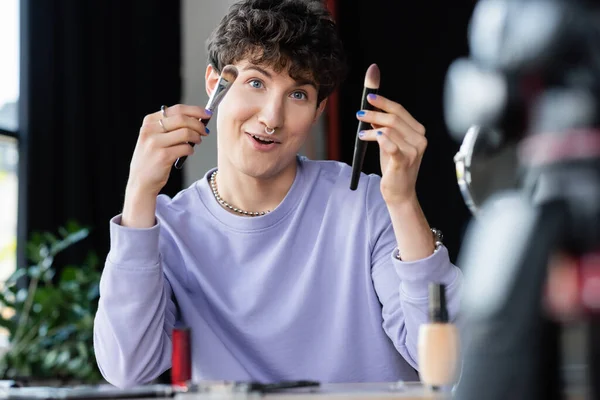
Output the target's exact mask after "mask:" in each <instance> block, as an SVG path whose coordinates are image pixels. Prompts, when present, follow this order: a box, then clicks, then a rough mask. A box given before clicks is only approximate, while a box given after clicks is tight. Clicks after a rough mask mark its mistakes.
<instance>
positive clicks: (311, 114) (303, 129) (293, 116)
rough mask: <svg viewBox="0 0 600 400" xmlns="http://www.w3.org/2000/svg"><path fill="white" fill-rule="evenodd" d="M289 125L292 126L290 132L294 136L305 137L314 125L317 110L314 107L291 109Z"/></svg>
mask: <svg viewBox="0 0 600 400" xmlns="http://www.w3.org/2000/svg"><path fill="white" fill-rule="evenodd" d="M288 115H289V116H288V119H287V121H288V127H289V128H290V133H291V134H292V135H293V136H294V137H298V138H301V139H303V138H304V137H306V136H307V135H308V134H309V133H310V131H311V129H312V126H313V122H314V120H315V117H316V112H315V110H314V109H305V108H304V109H300V110H299V109H298V108H295V109H294V110H290V112H289V113H288Z"/></svg>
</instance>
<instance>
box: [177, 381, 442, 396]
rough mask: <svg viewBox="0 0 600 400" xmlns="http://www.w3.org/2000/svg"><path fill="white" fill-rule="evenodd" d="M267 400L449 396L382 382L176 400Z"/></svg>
mask: <svg viewBox="0 0 600 400" xmlns="http://www.w3.org/2000/svg"><path fill="white" fill-rule="evenodd" d="M255 398H264V399H269V400H283V399H285V400H314V399H342V398H344V399H354V400H367V399H369V400H376V399H386V400H388V399H403V400H409V399H415V400H416V399H450V398H451V396H450V393H438V392H433V391H431V390H429V389H427V388H426V387H424V386H423V385H422V384H421V383H419V382H382V383H339V384H322V385H320V386H319V387H318V388H302V389H293V390H287V391H285V392H278V393H269V394H264V395H261V394H259V393H232V392H231V391H230V390H229V389H228V388H227V387H219V386H218V385H217V386H215V387H214V388H211V390H210V391H207V392H201V393H181V394H178V395H177V396H176V397H175V399H177V400H208V399H240V400H241V399H255Z"/></svg>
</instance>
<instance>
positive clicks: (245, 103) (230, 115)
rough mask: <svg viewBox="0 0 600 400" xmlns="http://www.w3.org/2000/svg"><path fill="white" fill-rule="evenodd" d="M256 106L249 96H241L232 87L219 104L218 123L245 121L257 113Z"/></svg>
mask: <svg viewBox="0 0 600 400" xmlns="http://www.w3.org/2000/svg"><path fill="white" fill-rule="evenodd" d="M256 104H258V102H256V101H252V99H251V98H249V96H243V95H241V94H240V93H239V90H237V89H236V87H235V86H234V87H232V88H231V90H230V91H229V92H228V93H227V95H226V96H225V98H223V100H222V101H221V104H219V122H225V121H227V120H228V119H229V120H230V121H245V120H247V119H249V118H250V117H251V116H252V115H254V114H255V113H256V112H257V107H256Z"/></svg>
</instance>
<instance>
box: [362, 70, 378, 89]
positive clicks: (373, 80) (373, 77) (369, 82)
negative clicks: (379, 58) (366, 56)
mask: <svg viewBox="0 0 600 400" xmlns="http://www.w3.org/2000/svg"><path fill="white" fill-rule="evenodd" d="M380 80H381V73H380V72H379V67H378V66H377V64H371V66H370V67H369V69H367V73H366V74H365V87H367V88H369V89H379V82H380Z"/></svg>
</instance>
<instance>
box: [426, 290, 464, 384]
mask: <svg viewBox="0 0 600 400" xmlns="http://www.w3.org/2000/svg"><path fill="white" fill-rule="evenodd" d="M459 343H460V342H459V336H458V329H457V327H456V326H455V325H454V324H452V323H450V322H449V318H448V310H447V308H446V287H445V286H444V285H443V284H438V283H431V284H430V285H429V321H428V322H427V323H424V324H422V325H421V326H420V327H419V338H418V358H419V375H420V378H421V382H422V383H423V385H425V386H426V387H428V388H430V389H432V390H443V389H444V388H451V386H452V385H454V384H455V383H456V381H457V378H458V369H459V368H458V366H459V362H460V361H459Z"/></svg>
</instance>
